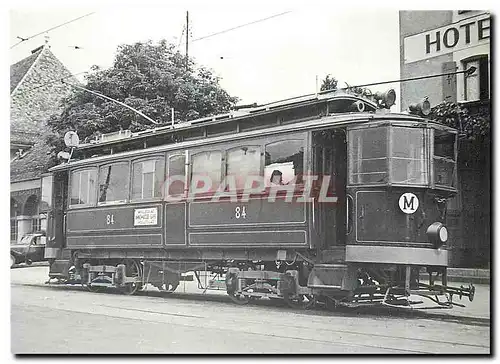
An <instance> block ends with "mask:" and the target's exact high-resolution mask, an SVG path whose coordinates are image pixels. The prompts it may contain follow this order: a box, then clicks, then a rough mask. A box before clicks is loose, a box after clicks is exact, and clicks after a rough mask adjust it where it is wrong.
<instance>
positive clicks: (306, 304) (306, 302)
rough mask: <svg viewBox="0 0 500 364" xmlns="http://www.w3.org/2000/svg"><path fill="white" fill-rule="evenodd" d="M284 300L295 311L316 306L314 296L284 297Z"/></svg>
mask: <svg viewBox="0 0 500 364" xmlns="http://www.w3.org/2000/svg"><path fill="white" fill-rule="evenodd" d="M283 300H284V301H285V302H286V304H287V305H288V307H290V308H294V309H302V310H305V309H308V308H311V307H313V306H314V304H315V299H314V297H313V296H312V295H308V294H299V295H297V296H291V295H288V294H287V295H284V296H283Z"/></svg>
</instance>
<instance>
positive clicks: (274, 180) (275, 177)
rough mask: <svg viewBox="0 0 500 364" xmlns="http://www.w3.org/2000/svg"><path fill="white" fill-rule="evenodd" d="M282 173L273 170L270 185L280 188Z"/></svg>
mask: <svg viewBox="0 0 500 364" xmlns="http://www.w3.org/2000/svg"><path fill="white" fill-rule="evenodd" d="M283 184H284V183H283V173H281V171H279V170H277V169H275V170H274V171H273V173H272V174H271V185H274V186H280V185H283Z"/></svg>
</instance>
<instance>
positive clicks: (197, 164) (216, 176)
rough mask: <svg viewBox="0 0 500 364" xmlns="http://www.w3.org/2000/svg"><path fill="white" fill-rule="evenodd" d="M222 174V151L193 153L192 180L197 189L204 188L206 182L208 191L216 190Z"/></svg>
mask: <svg viewBox="0 0 500 364" xmlns="http://www.w3.org/2000/svg"><path fill="white" fill-rule="evenodd" d="M221 175H222V153H221V152H220V151H210V152H201V153H197V154H194V155H193V159H192V172H191V178H192V180H191V181H192V182H191V183H195V182H196V186H191V188H194V187H196V188H197V189H198V190H202V189H205V188H206V187H203V186H205V183H208V184H209V186H208V188H207V191H208V192H211V191H216V190H217V189H218V188H219V185H220V182H221Z"/></svg>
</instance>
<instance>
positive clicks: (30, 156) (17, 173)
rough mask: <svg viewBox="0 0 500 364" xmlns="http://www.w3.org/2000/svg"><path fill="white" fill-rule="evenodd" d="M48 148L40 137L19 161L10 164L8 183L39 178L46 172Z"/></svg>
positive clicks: (48, 155) (48, 161)
mask: <svg viewBox="0 0 500 364" xmlns="http://www.w3.org/2000/svg"><path fill="white" fill-rule="evenodd" d="M49 153H50V147H49V145H48V144H47V143H46V142H45V138H44V137H43V136H42V135H40V137H39V139H38V141H37V142H36V143H35V145H33V147H32V148H31V149H30V150H29V151H28V152H27V153H26V155H25V156H24V157H22V158H21V159H16V160H15V161H13V162H11V163H10V181H11V182H16V181H21V180H25V179H30V178H39V177H40V174H42V173H44V172H47V170H48V169H49V167H50V166H51V165H50V154H49Z"/></svg>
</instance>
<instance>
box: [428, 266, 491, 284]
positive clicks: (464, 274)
mask: <svg viewBox="0 0 500 364" xmlns="http://www.w3.org/2000/svg"><path fill="white" fill-rule="evenodd" d="M447 272H448V282H463V283H473V284H490V270H489V269H476V268H448V269H447ZM420 278H421V279H424V280H425V279H427V278H428V275H427V273H421V274H420Z"/></svg>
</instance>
